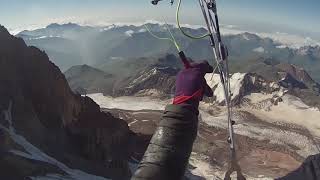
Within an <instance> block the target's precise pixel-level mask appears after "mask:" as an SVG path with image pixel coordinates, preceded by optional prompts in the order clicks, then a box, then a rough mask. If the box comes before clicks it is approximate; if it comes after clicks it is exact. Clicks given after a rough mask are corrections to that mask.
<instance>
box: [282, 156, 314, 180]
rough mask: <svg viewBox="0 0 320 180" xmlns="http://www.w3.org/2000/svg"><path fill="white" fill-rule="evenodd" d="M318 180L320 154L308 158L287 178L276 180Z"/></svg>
mask: <svg viewBox="0 0 320 180" xmlns="http://www.w3.org/2000/svg"><path fill="white" fill-rule="evenodd" d="M302 179H303V180H319V179H320V154H317V155H314V156H309V157H308V158H307V159H306V160H305V161H304V162H303V163H302V165H301V166H300V167H299V168H298V169H297V170H295V171H293V172H291V173H289V174H288V175H287V176H285V177H282V178H279V179H277V180H302Z"/></svg>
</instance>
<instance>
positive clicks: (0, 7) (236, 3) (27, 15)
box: [0, 0, 320, 39]
mask: <svg viewBox="0 0 320 180" xmlns="http://www.w3.org/2000/svg"><path fill="white" fill-rule="evenodd" d="M150 1H151V0H0V24H2V25H4V26H5V27H7V28H9V29H15V28H27V27H32V26H40V25H42V26H44V25H47V24H50V23H53V22H58V23H59V22H60V23H61V22H69V21H71V22H83V23H87V24H106V23H117V22H122V23H137V22H145V21H147V20H158V21H163V19H165V20H166V21H168V22H174V20H175V6H176V4H177V2H176V3H175V5H174V6H170V5H169V0H163V1H162V2H161V3H159V4H160V5H159V6H153V5H152V4H151V3H150ZM176 1H177V0H176ZM217 2H218V11H219V16H220V18H221V23H222V24H231V25H238V26H239V27H243V28H249V29H253V30H257V31H275V32H285V31H291V32H297V33H302V34H306V35H308V36H313V37H317V36H319V38H318V39H320V23H319V18H320V11H319V9H320V0H217ZM181 21H182V22H183V23H185V24H195V25H201V24H203V21H202V17H201V14H200V9H199V5H198V1H197V0H182V12H181Z"/></svg>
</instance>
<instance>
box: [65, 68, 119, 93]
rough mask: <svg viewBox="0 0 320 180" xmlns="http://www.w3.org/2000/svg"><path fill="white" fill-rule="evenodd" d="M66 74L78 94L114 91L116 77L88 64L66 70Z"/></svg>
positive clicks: (73, 89) (71, 86) (70, 84)
mask: <svg viewBox="0 0 320 180" xmlns="http://www.w3.org/2000/svg"><path fill="white" fill-rule="evenodd" d="M64 75H65V77H66V79H67V81H68V83H69V86H70V88H71V89H72V91H73V92H75V93H78V94H87V93H98V92H103V93H105V94H110V93H111V92H112V87H113V83H114V81H115V78H114V76H113V75H112V74H107V73H105V72H103V71H101V70H99V69H96V68H93V67H90V66H88V65H79V66H73V67H71V68H70V69H68V70H67V71H66V72H64Z"/></svg>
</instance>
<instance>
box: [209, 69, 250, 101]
mask: <svg viewBox="0 0 320 180" xmlns="http://www.w3.org/2000/svg"><path fill="white" fill-rule="evenodd" d="M245 76H246V73H234V74H233V75H232V76H231V77H230V88H231V92H232V94H233V96H232V98H231V99H232V100H233V99H234V98H236V97H237V96H238V95H239V93H240V89H241V87H242V85H243V81H244V78H245ZM205 79H206V81H207V83H208V85H209V86H210V87H211V88H214V87H216V89H215V90H214V92H213V95H214V96H215V97H216V102H217V103H218V104H220V103H222V102H224V101H225V96H224V90H223V85H222V83H221V81H220V75H219V74H212V73H209V74H206V76H205Z"/></svg>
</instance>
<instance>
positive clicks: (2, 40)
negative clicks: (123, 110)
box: [0, 26, 133, 180]
mask: <svg viewBox="0 0 320 180" xmlns="http://www.w3.org/2000/svg"><path fill="white" fill-rule="evenodd" d="M0 84H1V89H0V142H1V143H0V152H1V155H0V156H1V159H0V166H1V169H2V170H1V172H0V179H12V180H14V179H28V178H31V177H41V176H55V177H60V178H59V179H67V178H71V179H105V178H104V177H106V178H111V179H127V178H128V177H129V176H130V172H129V170H128V164H127V160H128V159H129V156H130V152H128V150H130V148H126V147H128V145H130V144H129V143H128V141H129V140H130V138H131V137H132V136H133V134H132V132H131V131H130V130H129V128H128V126H127V124H126V123H125V122H124V121H122V120H120V119H117V118H114V117H113V116H112V115H111V114H109V113H102V112H101V111H100V108H99V106H98V105H97V104H96V103H95V102H94V101H92V100H91V99H90V98H88V97H81V96H80V95H75V94H74V93H73V92H72V91H71V89H70V88H69V86H68V83H67V81H66V79H65V77H64V75H63V74H62V73H61V71H60V70H59V68H58V67H57V66H55V65H54V64H53V63H52V62H50V61H49V58H48V56H47V55H46V54H45V53H44V52H42V51H40V50H39V49H37V48H35V47H28V46H27V45H26V44H25V43H24V41H23V40H22V39H20V38H16V37H14V36H11V35H10V34H9V33H8V31H7V30H6V29H5V28H4V27H2V26H0ZM77 169H78V170H77ZM91 174H94V175H91ZM96 175H97V176H96ZM98 176H99V177H98Z"/></svg>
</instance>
